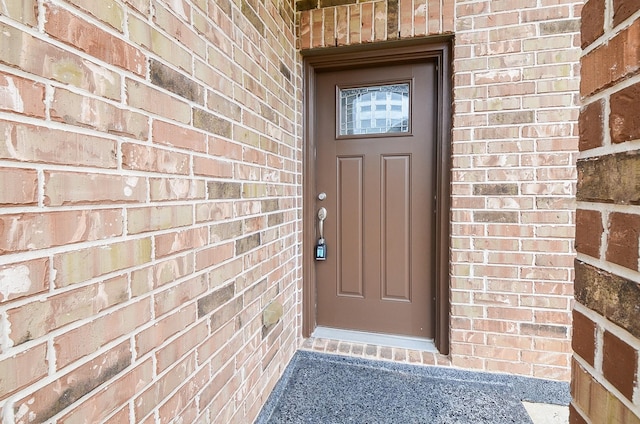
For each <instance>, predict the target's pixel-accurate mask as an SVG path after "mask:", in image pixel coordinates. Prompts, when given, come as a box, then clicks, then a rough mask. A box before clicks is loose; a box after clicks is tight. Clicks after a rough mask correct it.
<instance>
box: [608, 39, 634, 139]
mask: <svg viewBox="0 0 640 424" xmlns="http://www.w3.org/2000/svg"><path fill="white" fill-rule="evenodd" d="M638 37H640V31H638ZM638 48H640V41H639V42H638ZM638 66H639V67H640V56H639V57H638ZM609 103H610V105H611V114H610V115H609V127H610V129H611V141H612V142H613V143H623V142H625V141H631V140H638V139H640V117H639V116H638V114H637V113H634V112H635V111H637V110H639V109H640V83H637V84H634V85H631V86H629V87H626V88H623V89H622V90H620V91H618V92H616V93H614V94H612V95H611V98H610V100H609Z"/></svg>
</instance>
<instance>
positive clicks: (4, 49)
mask: <svg viewBox="0 0 640 424" xmlns="http://www.w3.org/2000/svg"><path fill="white" fill-rule="evenodd" d="M27 51H28V52H29V54H22V52H27ZM43 57H46V58H47V60H46V61H43V60H41V58H43ZM0 62H2V63H5V64H8V65H11V66H15V67H18V68H20V69H22V70H23V71H25V72H29V73H32V74H35V75H38V76H41V77H44V78H50V79H53V80H55V81H59V82H61V83H64V84H71V85H73V86H75V87H78V88H81V89H84V90H87V91H89V92H91V93H94V94H97V95H100V96H103V97H107V98H110V99H114V100H118V99H120V88H121V77H120V75H119V74H117V73H116V72H113V71H111V70H108V69H106V68H104V67H98V66H95V64H92V63H91V62H89V61H87V60H84V59H82V58H80V57H79V56H77V55H74V54H72V53H70V52H67V51H64V50H62V49H60V48H58V47H55V46H53V45H51V44H49V43H46V42H45V41H42V40H40V39H38V38H35V37H33V36H31V35H28V34H27V33H25V32H21V31H20V30H19V29H17V28H13V27H10V26H8V25H5V24H0Z"/></svg>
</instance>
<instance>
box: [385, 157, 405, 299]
mask: <svg viewBox="0 0 640 424" xmlns="http://www.w3.org/2000/svg"><path fill="white" fill-rule="evenodd" d="M410 166H411V157H410V156H383V157H382V199H381V200H382V201H381V206H382V234H381V237H382V251H381V254H382V260H381V261H380V263H381V265H382V277H383V279H382V288H383V289H382V293H383V296H382V298H383V299H384V300H409V301H410V300H411V234H410V226H411V181H410V176H411V169H410Z"/></svg>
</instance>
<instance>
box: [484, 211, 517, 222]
mask: <svg viewBox="0 0 640 424" xmlns="http://www.w3.org/2000/svg"><path fill="white" fill-rule="evenodd" d="M473 220H474V221H475V222H493V223H515V222H518V212H498V211H475V212H473Z"/></svg>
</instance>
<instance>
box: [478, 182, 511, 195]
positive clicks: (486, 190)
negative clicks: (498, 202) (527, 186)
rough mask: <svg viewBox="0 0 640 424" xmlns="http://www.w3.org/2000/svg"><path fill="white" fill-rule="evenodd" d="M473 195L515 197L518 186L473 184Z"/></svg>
mask: <svg viewBox="0 0 640 424" xmlns="http://www.w3.org/2000/svg"><path fill="white" fill-rule="evenodd" d="M473 194H474V195H476V196H516V195H517V194H518V184H513V183H509V184H474V185H473Z"/></svg>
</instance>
